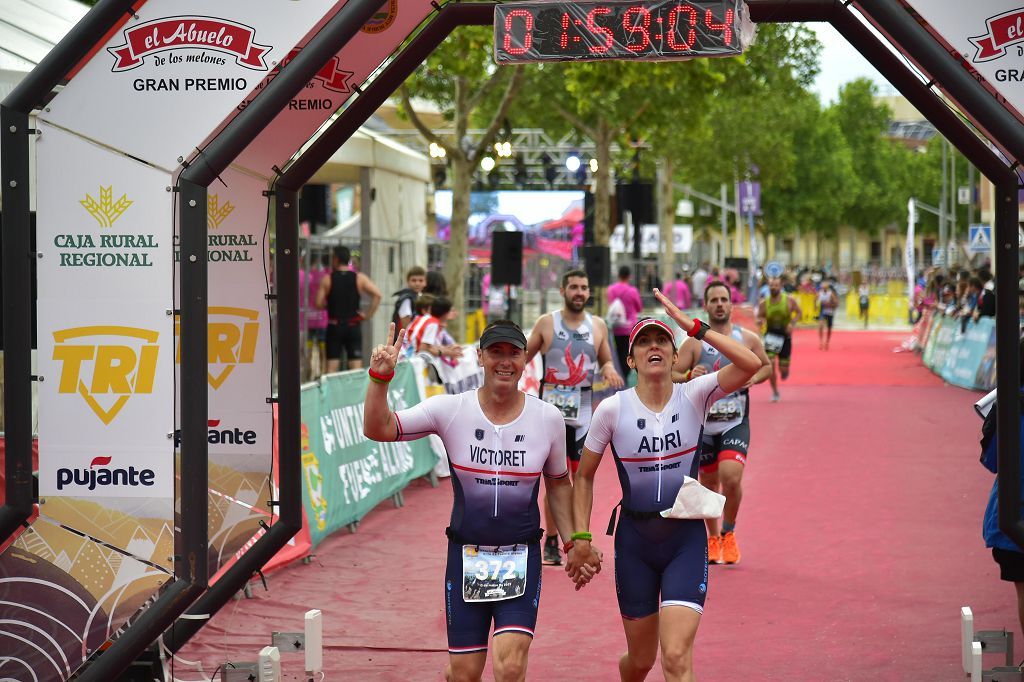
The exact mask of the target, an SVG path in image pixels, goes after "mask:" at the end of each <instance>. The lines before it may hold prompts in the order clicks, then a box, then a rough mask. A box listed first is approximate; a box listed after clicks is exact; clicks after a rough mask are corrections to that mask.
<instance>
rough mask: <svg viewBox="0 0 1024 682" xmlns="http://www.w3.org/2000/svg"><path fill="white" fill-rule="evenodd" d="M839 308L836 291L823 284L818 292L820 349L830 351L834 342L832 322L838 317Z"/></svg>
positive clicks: (829, 285) (827, 284)
mask: <svg viewBox="0 0 1024 682" xmlns="http://www.w3.org/2000/svg"><path fill="white" fill-rule="evenodd" d="M838 307H839V297H838V296H836V290H835V289H833V288H832V284H831V283H829V282H827V281H826V282H822V283H821V289H820V290H819V291H818V347H819V348H821V349H822V350H828V344H829V343H830V342H831V341H832V322H833V321H834V320H835V317H836V308H838Z"/></svg>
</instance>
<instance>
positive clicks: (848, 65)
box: [809, 22, 895, 104]
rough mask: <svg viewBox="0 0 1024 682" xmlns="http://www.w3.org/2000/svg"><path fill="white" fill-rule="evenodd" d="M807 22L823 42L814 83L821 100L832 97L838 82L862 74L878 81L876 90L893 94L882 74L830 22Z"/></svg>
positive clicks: (836, 93) (830, 99)
mask: <svg viewBox="0 0 1024 682" xmlns="http://www.w3.org/2000/svg"><path fill="white" fill-rule="evenodd" d="M809 26H810V27H811V28H812V29H814V31H815V32H816V33H817V34H818V39H819V40H820V41H821V42H822V44H823V45H824V49H823V50H822V52H821V73H820V74H818V78H817V80H816V81H815V83H814V85H815V89H816V90H817V91H818V95H819V96H820V97H821V101H822V102H823V103H826V104H827V103H828V102H832V101H835V99H836V98H837V97H838V95H839V87H840V86H841V85H843V84H844V83H848V82H849V81H852V80H854V79H855V78H860V77H862V76H863V77H866V78H870V79H871V80H872V81H874V82H875V83H877V84H878V92H879V94H882V95H886V94H894V92H895V91H894V90H893V88H892V86H890V85H889V83H888V81H886V80H885V78H883V77H882V74H880V73H878V71H876V70H875V68H874V67H873V66H871V64H869V63H868V61H867V60H866V59H864V57H862V56H861V54H860V52H857V50H856V49H854V47H853V46H852V45H850V43H848V42H846V39H845V38H843V37H842V36H841V35H839V33H838V32H837V31H836V30H835V29H834V28H832V25H831V24H827V23H820V22H819V23H813V24H809Z"/></svg>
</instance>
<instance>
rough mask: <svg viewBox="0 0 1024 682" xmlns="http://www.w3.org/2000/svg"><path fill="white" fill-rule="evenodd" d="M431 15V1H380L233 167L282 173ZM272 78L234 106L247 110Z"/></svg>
mask: <svg viewBox="0 0 1024 682" xmlns="http://www.w3.org/2000/svg"><path fill="white" fill-rule="evenodd" d="M433 11H434V6H433V5H432V3H431V0H402V2H401V3H399V2H398V0H388V1H387V2H385V3H384V4H383V6H382V7H381V8H380V11H379V12H377V14H375V15H374V16H373V17H372V18H371V19H370V21H368V22H367V23H366V25H365V26H363V28H362V30H360V31H359V33H357V34H356V35H355V36H354V37H353V38H352V40H350V41H349V42H348V43H346V44H345V46H344V47H343V48H342V49H341V51H340V52H338V54H337V55H335V56H334V57H332V58H331V59H330V60H329V61H328V62H327V63H326V64H325V65H324V66H323V67H322V68H321V69H320V71H319V72H318V73H317V74H316V76H315V77H314V78H313V80H311V81H310V82H309V83H307V84H306V87H305V88H304V89H303V90H302V92H300V93H299V94H298V95H297V96H296V97H295V98H294V99H293V100H291V102H289V104H288V106H287V107H286V108H285V109H284V110H282V111H281V113H280V114H278V116H277V117H276V118H275V119H274V120H273V121H272V122H271V123H270V125H268V126H267V127H266V128H264V130H263V132H262V133H260V136H259V137H257V138H256V140H254V141H253V143H252V144H251V145H249V147H248V148H247V149H246V150H245V151H244V152H242V154H241V155H240V156H239V157H238V159H237V160H236V161H235V163H237V164H239V165H241V166H244V167H245V168H249V169H251V170H254V171H256V172H258V173H260V174H262V175H265V176H267V177H271V176H272V175H273V171H272V166H275V165H276V166H278V167H280V168H283V167H284V165H285V162H287V161H288V159H290V158H291V157H292V155H293V154H295V152H296V151H297V150H298V149H299V148H300V147H301V146H302V145H303V144H305V143H306V141H307V140H308V139H309V138H311V137H312V136H313V135H314V134H315V133H316V131H317V130H318V129H319V128H320V127H321V126H322V125H323V124H324V122H325V121H327V120H328V118H329V117H330V116H331V114H333V113H334V112H335V111H337V110H338V109H339V108H340V107H341V105H342V104H344V103H345V102H346V101H347V100H348V99H349V97H350V96H351V95H352V93H353V92H355V88H358V87H361V86H362V85H363V84H364V83H365V82H366V81H367V79H368V78H369V77H370V75H371V74H372V73H373V72H374V71H375V70H376V69H377V68H378V67H380V65H381V64H382V63H384V61H385V60H386V59H387V58H388V56H389V55H390V54H391V53H392V52H394V51H395V50H397V49H398V48H399V47H400V46H401V45H402V43H403V42H404V41H405V40H406V39H407V38H408V37H409V35H410V34H411V33H412V32H413V30H414V29H415V28H416V27H417V26H418V25H419V24H420V23H422V22H423V20H424V19H426V18H427V16H428V15H429V14H430V13H431V12H433ZM305 42H306V41H303V42H302V43H301V44H300V47H297V48H295V49H293V50H291V51H290V52H289V53H288V54H287V55H286V56H285V57H284V59H283V60H282V61H281V64H280V65H279V67H280V66H283V65H284V64H286V63H287V61H288V60H290V59H292V58H294V57H295V55H297V54H298V53H299V52H300V51H301V45H305ZM276 74H277V69H272V70H271V72H270V73H269V74H267V77H266V79H265V80H264V81H263V82H261V83H260V84H259V86H258V87H257V90H256V91H255V92H253V93H251V94H250V95H249V96H248V97H246V98H245V99H244V100H243V101H242V102H241V103H240V104H239V105H238V108H239V110H241V109H244V108H245V107H246V106H248V104H249V103H250V102H251V101H252V100H253V98H254V97H255V96H256V95H257V94H258V93H259V91H261V90H262V89H263V88H264V87H265V86H266V85H267V84H268V83H269V82H270V81H271V80H272V79H273V78H274V76H275V75H276Z"/></svg>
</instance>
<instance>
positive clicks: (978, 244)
mask: <svg viewBox="0 0 1024 682" xmlns="http://www.w3.org/2000/svg"><path fill="white" fill-rule="evenodd" d="M967 237H968V247H967V248H968V250H969V251H970V252H971V253H988V252H989V251H991V250H992V226H991V225H987V224H985V223H979V224H977V225H971V226H970V227H969V228H968V230H967Z"/></svg>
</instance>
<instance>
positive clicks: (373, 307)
mask: <svg viewBox="0 0 1024 682" xmlns="http://www.w3.org/2000/svg"><path fill="white" fill-rule="evenodd" d="M356 288H357V289H359V293H360V294H362V295H363V296H366V297H368V298H369V299H370V307H369V308H367V309H366V317H368V318H370V317H373V314H374V313H375V312H377V308H378V307H379V306H380V299H381V294H380V289H378V288H377V285H376V284H374V283H373V280H372V279H370V278H369V277H367V276H366V275H364V274H363V273H361V272H360V273H359V274H358V275H356Z"/></svg>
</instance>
